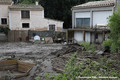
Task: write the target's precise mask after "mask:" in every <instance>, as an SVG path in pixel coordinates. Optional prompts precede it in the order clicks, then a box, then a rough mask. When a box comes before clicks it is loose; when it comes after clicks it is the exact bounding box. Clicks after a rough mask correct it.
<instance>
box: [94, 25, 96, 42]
mask: <svg viewBox="0 0 120 80" xmlns="http://www.w3.org/2000/svg"><path fill="white" fill-rule="evenodd" d="M96 34H97V25H95V28H94V44H95V43H96Z"/></svg>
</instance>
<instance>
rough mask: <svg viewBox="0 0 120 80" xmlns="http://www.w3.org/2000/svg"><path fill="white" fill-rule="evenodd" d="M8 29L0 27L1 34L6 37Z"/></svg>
mask: <svg viewBox="0 0 120 80" xmlns="http://www.w3.org/2000/svg"><path fill="white" fill-rule="evenodd" d="M9 30H10V29H9V28H7V27H6V28H3V27H0V32H3V33H5V34H6V35H8V31H9Z"/></svg>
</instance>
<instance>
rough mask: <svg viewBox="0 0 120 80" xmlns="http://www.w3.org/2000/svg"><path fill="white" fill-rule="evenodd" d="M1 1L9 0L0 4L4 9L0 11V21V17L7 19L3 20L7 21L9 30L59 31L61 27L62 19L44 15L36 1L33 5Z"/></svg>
mask: <svg viewBox="0 0 120 80" xmlns="http://www.w3.org/2000/svg"><path fill="white" fill-rule="evenodd" d="M2 1H9V5H5V6H4V5H3V4H0V10H1V9H2V8H1V6H2V7H3V9H4V8H5V10H3V11H0V18H1V21H2V18H3V19H4V18H6V19H7V21H6V20H3V22H4V23H5V21H6V22H7V25H9V28H10V30H37V31H43V30H50V31H61V30H62V29H63V21H58V20H53V19H48V18H45V17H44V8H43V7H42V6H41V5H39V4H38V1H36V4H35V5H26V4H24V5H23V4H18V5H13V4H12V0H0V3H2ZM1 14H2V15H1ZM1 16H2V17H1ZM1 23H2V22H1Z"/></svg>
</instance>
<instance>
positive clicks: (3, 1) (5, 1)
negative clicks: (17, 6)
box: [0, 0, 12, 4]
mask: <svg viewBox="0 0 120 80" xmlns="http://www.w3.org/2000/svg"><path fill="white" fill-rule="evenodd" d="M11 3H12V0H0V4H11Z"/></svg>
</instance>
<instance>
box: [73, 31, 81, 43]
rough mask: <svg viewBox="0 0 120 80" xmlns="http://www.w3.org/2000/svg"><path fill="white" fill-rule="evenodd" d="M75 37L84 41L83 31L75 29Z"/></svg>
mask: <svg viewBox="0 0 120 80" xmlns="http://www.w3.org/2000/svg"><path fill="white" fill-rule="evenodd" d="M74 39H75V40H76V41H77V42H82V41H83V32H79V31H75V32H74Z"/></svg>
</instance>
